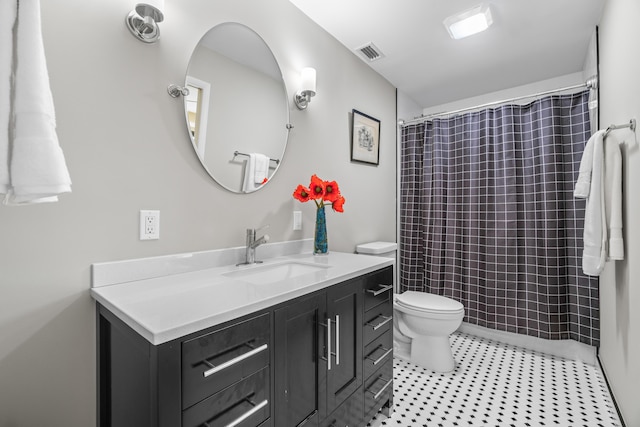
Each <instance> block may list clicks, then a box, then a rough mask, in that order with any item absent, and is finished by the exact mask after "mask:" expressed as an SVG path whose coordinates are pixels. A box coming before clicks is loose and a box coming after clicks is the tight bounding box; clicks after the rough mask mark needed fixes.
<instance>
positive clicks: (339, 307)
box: [327, 279, 362, 413]
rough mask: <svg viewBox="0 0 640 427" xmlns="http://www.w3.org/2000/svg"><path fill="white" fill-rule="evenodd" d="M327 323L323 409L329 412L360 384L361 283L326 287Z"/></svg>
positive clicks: (356, 281) (357, 280) (354, 281)
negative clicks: (328, 349)
mask: <svg viewBox="0 0 640 427" xmlns="http://www.w3.org/2000/svg"><path fill="white" fill-rule="evenodd" d="M327 312H328V313H327V317H328V319H329V320H330V323H331V340H332V343H331V353H332V354H331V366H330V369H329V367H327V412H328V413H331V412H332V411H333V410H334V409H335V408H337V407H338V406H340V404H341V403H342V402H344V401H345V399H347V398H348V397H349V396H351V394H353V392H354V391H356V390H357V389H358V388H359V387H360V386H361V385H362V282H361V280H359V279H356V280H351V281H349V282H347V283H345V284H342V285H337V286H333V287H332V288H330V289H329V290H327Z"/></svg>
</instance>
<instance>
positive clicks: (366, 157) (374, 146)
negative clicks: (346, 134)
mask: <svg viewBox="0 0 640 427" xmlns="http://www.w3.org/2000/svg"><path fill="white" fill-rule="evenodd" d="M351 161H355V162H363V163H371V164H374V165H377V164H378V163H379V161H380V120H378V119H374V118H373V117H371V116H368V115H366V114H364V113H361V112H360V111H358V110H353V127H352V129H351Z"/></svg>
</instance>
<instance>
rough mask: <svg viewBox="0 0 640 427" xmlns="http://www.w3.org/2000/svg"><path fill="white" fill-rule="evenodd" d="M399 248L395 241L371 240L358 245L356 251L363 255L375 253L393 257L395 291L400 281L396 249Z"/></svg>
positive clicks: (395, 291)
mask: <svg viewBox="0 0 640 427" xmlns="http://www.w3.org/2000/svg"><path fill="white" fill-rule="evenodd" d="M397 249H398V244H397V243H394V242H369V243H362V244H360V245H357V246H356V253H357V254H362V255H373V256H380V257H385V258H393V259H394V266H393V292H394V293H397V292H398V289H397V283H398V264H397V261H396V251H397Z"/></svg>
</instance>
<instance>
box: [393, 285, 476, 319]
mask: <svg viewBox="0 0 640 427" xmlns="http://www.w3.org/2000/svg"><path fill="white" fill-rule="evenodd" d="M396 304H398V305H399V306H401V307H405V308H408V309H410V310H415V311H420V312H423V313H433V314H458V313H464V306H463V305H462V304H461V303H460V302H458V301H456V300H453V299H451V298H447V297H443V296H440V295H435V294H429V293H425V292H417V291H406V292H404V293H402V294H399V295H396Z"/></svg>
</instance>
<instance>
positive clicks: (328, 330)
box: [327, 317, 332, 371]
mask: <svg viewBox="0 0 640 427" xmlns="http://www.w3.org/2000/svg"><path fill="white" fill-rule="evenodd" d="M331 354H332V353H331V319H329V318H328V317H327V363H328V365H327V370H328V371H330V370H331Z"/></svg>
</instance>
